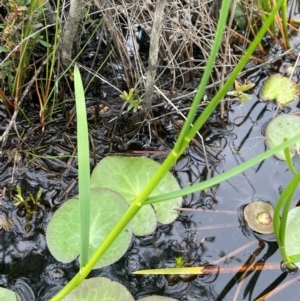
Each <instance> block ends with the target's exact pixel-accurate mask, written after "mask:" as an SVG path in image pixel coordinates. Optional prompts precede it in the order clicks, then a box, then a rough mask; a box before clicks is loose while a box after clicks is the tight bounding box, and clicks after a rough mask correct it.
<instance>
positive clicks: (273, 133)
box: [266, 114, 300, 160]
mask: <svg viewBox="0 0 300 301" xmlns="http://www.w3.org/2000/svg"><path fill="white" fill-rule="evenodd" d="M299 129H300V117H299V116H296V115H287V114H283V115H280V116H277V117H275V118H274V119H273V120H272V121H271V122H270V123H269V124H268V126H267V128H266V140H267V144H268V146H269V147H270V148H272V147H275V146H277V145H278V144H280V143H282V142H283V141H284V139H285V138H286V139H289V138H293V137H294V136H295V134H297V133H298V132H299ZM296 153H297V154H298V155H300V141H299V142H298V143H295V144H292V145H290V154H291V157H293V156H294V155H295V154H296ZM276 157H277V158H278V159H280V160H285V155H284V150H282V151H280V152H278V153H276Z"/></svg>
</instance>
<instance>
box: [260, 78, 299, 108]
mask: <svg viewBox="0 0 300 301" xmlns="http://www.w3.org/2000/svg"><path fill="white" fill-rule="evenodd" d="M297 95H299V87H298V85H297V84H296V83H295V82H293V81H292V80H290V79H289V78H288V77H285V76H283V75H281V74H280V73H276V74H273V75H272V76H270V77H269V78H268V79H267V81H266V82H265V84H264V87H263V89H262V92H261V99H262V100H273V99H276V102H277V103H278V104H280V105H281V106H286V105H287V104H289V103H290V102H292V101H293V100H294V99H295V98H296V96H297Z"/></svg>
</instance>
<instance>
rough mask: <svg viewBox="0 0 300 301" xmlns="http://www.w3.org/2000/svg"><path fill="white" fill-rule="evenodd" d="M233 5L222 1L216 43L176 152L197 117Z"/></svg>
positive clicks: (175, 150)
mask: <svg viewBox="0 0 300 301" xmlns="http://www.w3.org/2000/svg"><path fill="white" fill-rule="evenodd" d="M230 5H231V1H222V7H221V9H220V15H219V20H218V25H217V29H216V35H215V39H214V44H213V47H212V49H211V52H210V55H209V58H208V61H207V64H206V67H205V70H204V73H203V76H202V78H201V82H200V84H199V87H198V89H197V93H196V95H195V98H194V100H193V103H192V106H191V109H190V110H189V113H188V116H187V119H186V121H185V123H184V125H183V127H182V130H181V131H180V134H179V136H178V139H177V141H176V144H175V146H174V148H173V151H174V152H178V150H179V149H180V145H181V144H182V142H183V141H184V140H185V137H186V134H187V132H188V130H189V129H190V127H191V125H192V123H193V121H194V119H195V114H196V112H197V109H198V106H199V103H200V101H201V100H202V97H203V95H204V92H205V89H206V86H207V83H208V80H209V78H210V76H211V72H212V69H213V66H214V62H215V60H216V57H217V55H218V51H219V48H220V45H221V42H222V37H223V34H224V29H225V25H226V20H227V16H228V11H229V8H230Z"/></svg>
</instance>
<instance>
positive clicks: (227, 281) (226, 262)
mask: <svg viewBox="0 0 300 301" xmlns="http://www.w3.org/2000/svg"><path fill="white" fill-rule="evenodd" d="M257 77H258V78H259V82H260V85H258V86H257V88H255V90H254V94H253V97H252V100H251V101H249V102H247V103H246V104H244V105H243V106H241V105H239V104H238V103H237V102H232V104H231V105H230V110H229V113H228V118H227V126H226V129H222V128H221V127H220V121H219V119H218V115H217V114H216V115H215V116H213V117H212V119H211V121H210V123H208V125H207V126H206V130H207V132H206V135H205V136H204V140H205V143H206V146H207V150H208V152H209V154H208V162H209V166H210V171H211V174H212V175H218V174H221V173H223V172H225V171H227V170H229V169H230V168H232V167H235V166H236V165H238V164H241V163H242V162H244V161H246V160H248V159H250V158H252V157H253V156H255V155H256V154H259V153H261V152H263V151H264V150H265V149H266V145H265V142H264V135H263V133H264V129H265V126H266V124H267V123H268V122H269V121H270V120H271V119H272V118H273V117H274V116H275V115H276V110H277V107H276V105H275V104H274V103H264V102H262V101H261V100H260V99H259V92H260V87H261V84H262V83H263V81H264V80H265V79H266V76H264V75H257ZM253 80H255V78H254V77H253ZM110 95H112V94H110ZM116 96H117V95H116ZM121 104H122V103H121V102H120V100H117V97H116V98H114V99H110V100H109V99H105V97H104V100H101V105H100V106H99V103H97V101H95V100H89V101H88V106H89V112H90V113H89V121H90V137H91V139H92V141H93V143H92V144H91V166H92V167H93V166H94V165H95V164H96V163H97V162H98V161H99V160H100V159H101V158H103V157H104V156H105V155H107V154H111V153H114V152H125V153H128V152H129V151H134V150H137V151H140V150H147V149H148V150H152V151H157V150H159V151H168V150H169V149H170V147H171V145H172V144H173V143H174V137H175V134H176V133H175V132H174V131H175V129H174V127H173V125H172V122H173V121H174V115H173V116H172V115H170V118H169V119H167V118H165V119H163V120H162V121H161V123H160V124H156V126H157V128H159V135H160V137H158V136H155V135H154V136H152V137H151V138H152V140H151V141H150V139H149V135H148V132H147V129H148V126H145V127H143V128H142V129H141V130H140V132H139V134H138V135H136V136H134V134H135V129H134V127H133V128H132V124H127V123H126V118H121V120H120V122H119V124H118V126H117V127H116V130H115V131H116V132H115V133H116V136H115V138H114V139H113V140H112V139H111V129H112V126H111V125H110V120H111V118H112V116H116V115H117V114H118V110H119V108H120V105H121ZM95 105H97V106H96V107H95ZM104 106H107V107H109V108H110V110H111V111H110V113H106V112H105V110H104V111H102V112H100V113H99V112H98V113H99V114H98V113H97V114H94V113H95V110H100V109H102V108H103V107H104ZM298 109H299V102H298V100H296V101H295V102H294V103H292V104H291V105H290V106H289V107H287V108H284V109H279V110H278V114H281V113H283V112H289V113H292V112H295V111H297V110H298ZM32 111H33V112H34V110H32ZM66 111H67V109H66ZM157 112H159V110H157ZM31 114H32V116H31V117H32V119H34V117H36V118H37V116H34V113H31ZM6 124H7V121H6V113H5V111H1V120H0V129H1V132H2V131H4V129H5V127H6ZM134 124H135V125H136V122H135V123H134ZM158 125H159V127H158ZM17 128H18V130H19V133H22V139H18V138H17V136H16V135H15V134H12V136H11V137H10V138H9V143H8V144H7V149H3V150H2V151H1V157H0V169H1V174H0V179H1V189H2V193H1V199H0V221H1V231H0V240H1V244H0V274H1V277H0V285H1V286H4V287H7V288H10V289H13V290H14V291H16V292H17V293H18V294H19V295H20V296H21V297H22V300H24V301H28V300H40V301H47V300H49V299H50V297H51V296H53V295H54V294H55V293H56V292H57V291H59V290H60V289H61V288H62V287H63V286H64V284H66V282H67V281H68V280H70V279H71V277H72V276H73V275H74V274H75V273H76V272H77V271H78V263H77V262H76V261H75V262H72V263H70V264H61V263H59V262H57V261H56V260H55V259H54V258H53V257H52V256H51V254H49V251H48V250H47V246H46V242H45V229H46V227H47V224H48V221H49V220H50V218H51V216H52V214H53V212H54V211H55V209H56V208H57V207H58V206H59V205H60V204H61V203H62V202H63V201H65V200H66V199H67V198H68V197H70V196H72V195H75V194H76V193H77V162H76V158H74V157H73V156H74V155H76V152H75V151H74V150H75V146H76V135H75V127H74V124H73V123H72V124H71V125H70V126H66V119H65V116H63V115H61V116H60V115H57V116H56V119H54V120H53V121H51V122H49V123H47V124H46V126H45V131H44V133H42V131H41V128H40V127H38V126H37V127H34V126H28V125H27V123H26V122H25V121H24V122H23V121H20V122H19V123H18V124H17ZM126 128H128V129H127V130H126V132H127V133H126V134H124V132H125V130H124V129H126ZM122 130H124V131H123V132H122ZM130 131H131V134H128V132H130ZM145 144H149V146H148V147H147V148H146V149H145V148H143V146H144V145H145ZM16 150H17V151H16ZM146 155H147V154H146ZM53 156H55V158H54V157H53ZM148 156H150V157H152V158H154V159H155V160H158V161H162V160H163V158H164V157H165V156H164V155H163V154H162V153H159V154H158V155H157V154H150V155H149V154H148ZM294 162H295V167H296V169H297V170H300V158H299V157H298V158H295V159H294ZM173 172H174V175H175V176H176V177H177V179H178V181H179V183H180V185H181V186H182V187H185V186H189V185H190V184H192V183H198V182H200V181H203V180H205V179H206V178H207V177H208V171H207V168H206V166H205V160H204V157H203V152H202V151H201V149H200V148H199V145H198V143H193V144H192V145H191V147H190V148H189V149H188V150H187V151H186V152H185V154H184V155H182V157H181V158H180V160H179V161H178V162H177V164H176V166H175V167H174V169H173ZM291 178H292V175H291V173H290V171H289V170H288V168H287V166H286V165H285V163H284V162H282V161H279V160H277V159H276V158H275V157H272V158H269V159H268V160H265V161H264V162H263V163H261V164H260V165H257V166H254V167H253V168H251V169H249V170H247V171H246V172H244V173H242V174H240V175H238V176H236V177H234V178H232V179H230V180H228V181H226V182H224V183H222V184H220V185H218V186H217V187H214V188H213V189H211V190H207V191H205V192H198V193H195V194H193V195H190V196H187V197H185V198H184V205H183V207H184V209H183V210H182V212H181V214H180V216H179V218H178V219H177V220H176V221H175V222H174V223H173V224H171V225H167V226H162V225H161V226H159V227H158V229H157V231H156V232H155V233H154V234H153V235H151V236H148V237H142V238H134V239H133V241H132V244H131V246H130V247H129V249H128V252H127V253H126V254H125V255H124V256H123V258H121V259H120V260H119V261H118V262H117V263H115V264H113V265H112V266H109V267H106V268H103V269H101V270H95V271H93V272H92V274H91V275H90V276H91V277H93V276H106V277H109V278H111V279H113V280H117V281H119V282H120V283H122V284H123V285H125V286H126V287H127V288H128V289H129V290H130V292H131V293H132V294H133V296H134V297H135V299H139V298H141V297H143V296H148V295H151V294H158V295H166V296H171V297H173V298H175V299H177V300H186V301H196V300H201V301H205V300H207V301H221V300H228V301H229V300H230V301H232V300H238V301H239V300H249V301H253V300H258V297H259V296H261V295H263V294H265V293H266V292H268V291H272V289H273V288H277V289H279V288H280V287H281V285H282V284H286V285H287V286H288V287H287V288H282V289H281V290H279V291H278V292H277V293H276V294H274V296H272V297H271V298H270V300H275V301H279V300H280V301H281V300H283V299H284V298H285V299H286V298H288V300H298V288H297V283H298V281H299V279H300V278H299V273H287V272H286V271H285V270H282V269H281V264H280V262H281V259H280V255H279V252H278V250H277V244H276V242H275V241H274V238H273V237H272V236H268V237H261V238H257V237H255V236H254V235H253V234H252V233H251V231H249V229H247V228H246V226H245V224H244V223H243V222H242V221H241V219H240V218H239V217H240V214H239V210H240V208H241V207H242V206H244V205H245V204H247V203H249V202H251V201H253V200H256V199H262V200H265V201H267V202H270V203H271V204H273V205H275V203H276V201H277V199H278V197H279V195H280V192H281V191H282V190H283V189H284V187H285V186H286V184H287V183H288V182H289V180H290V179H291ZM16 184H19V185H20V186H21V187H22V190H23V193H24V195H29V193H31V194H33V195H36V194H37V191H38V189H39V188H42V189H43V195H42V199H41V205H40V206H39V207H38V209H37V211H36V213H35V214H33V215H32V216H31V217H28V215H26V212H25V210H24V208H22V207H21V208H16V207H15V206H14V200H13V199H12V196H13V195H15V193H16V191H15V189H12V188H11V187H12V186H13V187H14V186H15V185H16ZM299 197H300V191H299V190H298V191H297V192H296V195H295V203H296V202H297V200H299ZM175 256H183V258H184V259H185V261H186V262H187V263H188V264H190V265H191V266H197V265H202V264H208V263H211V264H214V265H216V266H218V267H219V268H220V269H221V270H220V273H218V272H217V270H216V269H215V270H214V271H212V273H211V275H206V276H203V277H196V278H195V279H190V280H189V279H185V280H184V281H178V282H175V283H174V282H172V283H171V282H169V281H168V278H167V277H165V276H133V275H132V274H131V273H132V272H133V271H135V270H137V269H145V268H160V267H167V266H168V267H170V266H174V258H175ZM250 261H253V265H255V264H256V263H257V264H262V263H264V264H265V268H263V269H262V271H259V270H257V271H251V272H249V273H248V274H245V275H244V276H243V278H242V280H240V281H237V278H239V277H240V274H237V272H238V269H239V268H240V267H242V266H243V264H245V263H246V262H250ZM261 300H262V299H261ZM267 300H269V299H267Z"/></svg>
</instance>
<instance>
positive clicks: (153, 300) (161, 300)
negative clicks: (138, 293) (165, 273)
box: [139, 296, 177, 301]
mask: <svg viewBox="0 0 300 301" xmlns="http://www.w3.org/2000/svg"><path fill="white" fill-rule="evenodd" d="M139 301H177V299H173V298H169V297H163V296H149V297H146V298H142V299H139Z"/></svg>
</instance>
